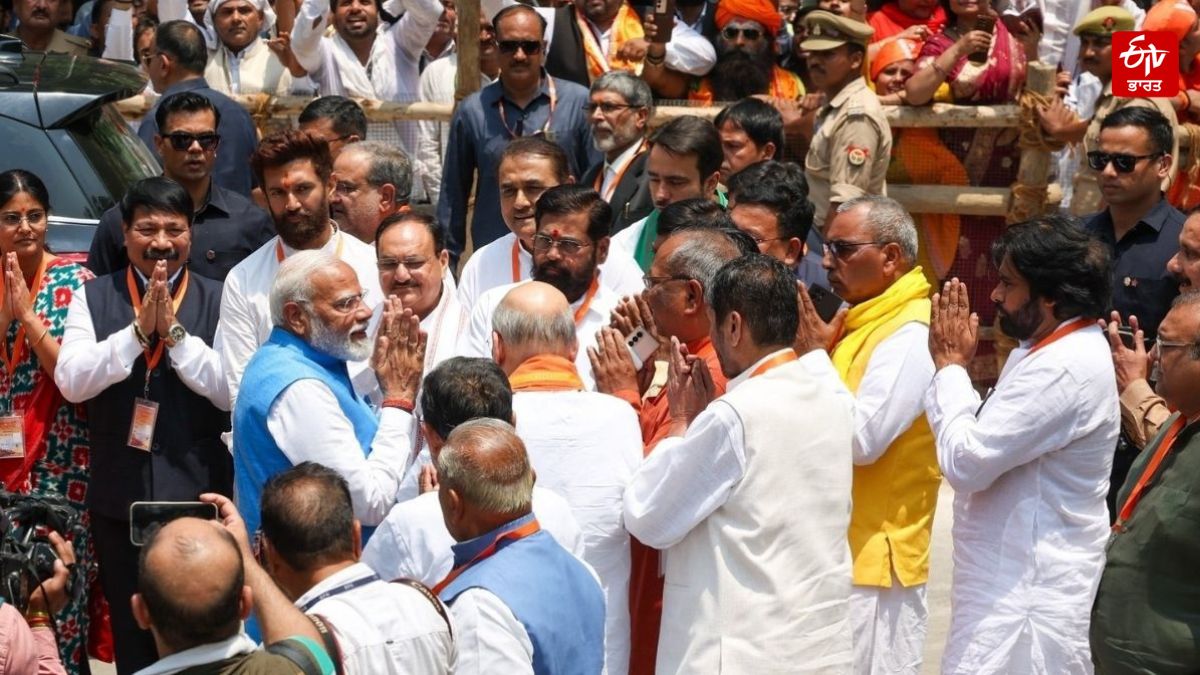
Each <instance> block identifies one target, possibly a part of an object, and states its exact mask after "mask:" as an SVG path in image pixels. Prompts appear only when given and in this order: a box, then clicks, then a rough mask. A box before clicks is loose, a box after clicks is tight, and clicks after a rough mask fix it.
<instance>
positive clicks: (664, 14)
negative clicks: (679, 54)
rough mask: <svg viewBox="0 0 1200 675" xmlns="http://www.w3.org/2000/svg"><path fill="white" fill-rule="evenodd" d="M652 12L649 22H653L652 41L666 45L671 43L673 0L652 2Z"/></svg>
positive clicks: (673, 24) (673, 17) (673, 22)
mask: <svg viewBox="0 0 1200 675" xmlns="http://www.w3.org/2000/svg"><path fill="white" fill-rule="evenodd" d="M653 8H654V11H653V12H652V13H651V14H650V20H651V21H652V22H654V27H655V29H656V30H655V33H654V41H655V42H657V43H658V44H663V45H665V44H667V43H668V42H670V41H671V32H672V31H673V30H675V0H654V4H653Z"/></svg>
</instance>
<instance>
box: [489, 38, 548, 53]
mask: <svg viewBox="0 0 1200 675" xmlns="http://www.w3.org/2000/svg"><path fill="white" fill-rule="evenodd" d="M496 45H497V46H498V47H500V51H501V52H503V53H505V54H516V53H517V50H518V49H520V50H521V51H523V52H525V54H526V55H527V56H530V55H533V54H538V53H540V52H541V51H542V43H541V42H538V41H537V40H500V41H499V42H497V43H496Z"/></svg>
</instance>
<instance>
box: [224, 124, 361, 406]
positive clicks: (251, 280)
mask: <svg viewBox="0 0 1200 675" xmlns="http://www.w3.org/2000/svg"><path fill="white" fill-rule="evenodd" d="M250 161H251V164H252V165H253V167H254V172H255V173H256V174H257V175H258V180H259V184H260V185H262V187H263V193H264V194H265V195H266V198H267V210H268V211H270V212H271V217H272V219H274V221H275V231H276V232H278V233H279V234H278V236H276V237H274V238H273V239H271V240H270V241H268V242H267V243H266V244H264V245H263V246H262V247H260V248H259V249H258V250H257V251H255V252H254V253H251V254H250V256H249V257H247V258H246V259H245V260H243V261H242V262H240V263H238V265H237V267H234V268H233V269H232V270H230V272H229V276H228V277H226V279H225V293H224V295H223V296H222V297H221V325H220V327H219V329H218V335H219V336H220V337H221V338H222V347H221V358H222V361H223V365H224V369H225V378H226V379H227V380H228V381H229V393H230V397H231V399H233V400H234V401H236V399H237V393H238V389H239V386H240V385H241V381H242V372H243V371H244V370H245V369H246V364H247V363H248V362H249V361H250V357H251V356H253V355H254V352H255V351H256V350H257V349H258V347H259V345H261V344H262V343H263V342H265V341H266V339H267V336H268V335H270V333H271V326H272V323H271V308H270V303H269V302H268V295H269V294H270V291H271V284H272V282H273V281H274V279H275V273H276V272H277V271H278V270H279V264H280V263H282V262H283V261H284V259H285V258H287V257H288V256H290V255H292V254H294V253H295V252H296V251H303V250H322V251H326V252H328V253H330V254H332V255H333V256H334V257H336V258H338V259H339V260H342V261H344V262H346V263H347V264H348V265H350V267H351V268H353V269H354V272H355V274H357V275H358V281H359V283H360V284H362V286H363V289H364V292H365V295H364V296H363V301H364V302H365V303H366V305H367V307H368V308H370V309H372V310H373V309H374V308H375V306H376V305H378V304H379V303H380V301H381V300H382V298H383V295H382V293H381V292H380V290H379V278H378V276H377V274H376V268H375V251H373V250H372V248H371V246H370V245H369V244H364V243H363V242H361V241H359V240H358V239H356V238H354V237H352V236H350V235H348V234H346V233H344V232H340V231H339V230H338V228H337V226H336V225H335V224H334V222H333V221H331V220H330V219H329V194H330V192H331V191H332V190H333V180H332V174H333V162H332V161H331V160H330V157H329V148H328V146H327V145H326V143H325V142H324V141H322V140H320V139H319V138H317V137H315V136H311V135H309V134H306V133H303V132H300V131H285V132H282V133H279V134H274V135H272V136H268V137H266V138H264V139H263V140H262V142H261V143H259V146H258V149H257V150H255V152H254V155H253V157H251V160H250ZM366 367H367V366H366V364H365V363H363V362H352V363H351V364H349V368H350V376H351V378H355V379H357V378H360V377H361V376H362V373H363V371H364V370H365V369H366Z"/></svg>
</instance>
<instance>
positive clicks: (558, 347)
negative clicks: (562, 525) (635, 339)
mask: <svg viewBox="0 0 1200 675" xmlns="http://www.w3.org/2000/svg"><path fill="white" fill-rule="evenodd" d="M578 348H579V347H578V344H577V342H576V338H575V324H574V321H573V320H572V312H571V307H570V305H569V304H568V303H567V298H566V297H565V296H564V295H563V294H562V293H561V292H560V291H559V290H558V289H557V288H555V287H553V286H551V285H549V284H544V283H542V282H540V281H531V282H529V283H526V284H521V285H519V286H516V287H514V288H513V289H512V290H510V291H508V293H507V294H506V295H505V296H504V299H503V300H501V301H500V304H499V306H497V308H496V311H495V313H494V314H493V315H492V358H493V359H495V361H496V363H499V364H500V368H501V369H503V370H504V372H505V373H506V374H507V375H508V380H509V383H510V384H511V385H512V390H513V413H514V414H515V415H516V418H517V434H518V435H519V436H520V437H521V439H522V440H523V441H524V442H525V446H526V448H527V449H528V452H529V461H530V462H532V463H533V468H534V469H535V470H536V471H537V475H538V485H539V486H541V487H544V488H547V489H550V490H553V491H555V492H557V493H559V494H560V495H562V496H563V497H565V498H566V500H567V503H568V504H570V505H571V510H572V512H573V513H574V514H575V520H577V521H578V522H579V526H580V528H582V530H583V559H584V561H586V562H587V563H588V564H590V565H591V566H592V568H593V569H595V570H596V574H598V575H599V576H600V584H601V585H602V586H603V587H604V594H605V597H606V599H607V603H608V604H607V606H608V615H607V619H606V632H607V643H606V655H607V664H608V672H609V673H624V672H625V671H626V668H627V667H628V663H629V565H630V558H629V535H628V534H627V533H626V532H625V528H624V526H623V525H622V524H621V513H620V509H618V508H614V505H615V504H617V503H618V502H617V501H614V500H620V499H621V498H622V495H623V494H624V491H625V485H626V484H627V483H628V482H629V479H630V477H631V476H632V475H633V472H634V471H636V470H637V466H638V463H639V462H640V461H641V459H642V434H641V430H640V428H639V427H638V420H637V414H636V413H635V412H634V411H633V408H631V407H629V404H627V403H625V402H624V401H622V400H621V399H619V398H616V397H615V396H609V395H608V394H601V393H598V392H591V391H585V390H584V385H583V380H582V379H580V377H579V372H578V371H577V370H576V367H575V358H576V355H577V353H578Z"/></svg>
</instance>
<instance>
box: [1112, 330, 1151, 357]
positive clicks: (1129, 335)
mask: <svg viewBox="0 0 1200 675" xmlns="http://www.w3.org/2000/svg"><path fill="white" fill-rule="evenodd" d="M1117 335H1120V336H1121V344H1123V345H1125V348H1126V349H1133V348H1134V346H1133V345H1134V340H1135V338H1134V336H1133V329H1132V328H1130V327H1128V326H1121V327H1119V328H1117ZM1142 347H1143V348H1146V349H1147V351H1149V348H1148V347H1147V345H1146V341H1145V340H1142Z"/></svg>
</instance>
